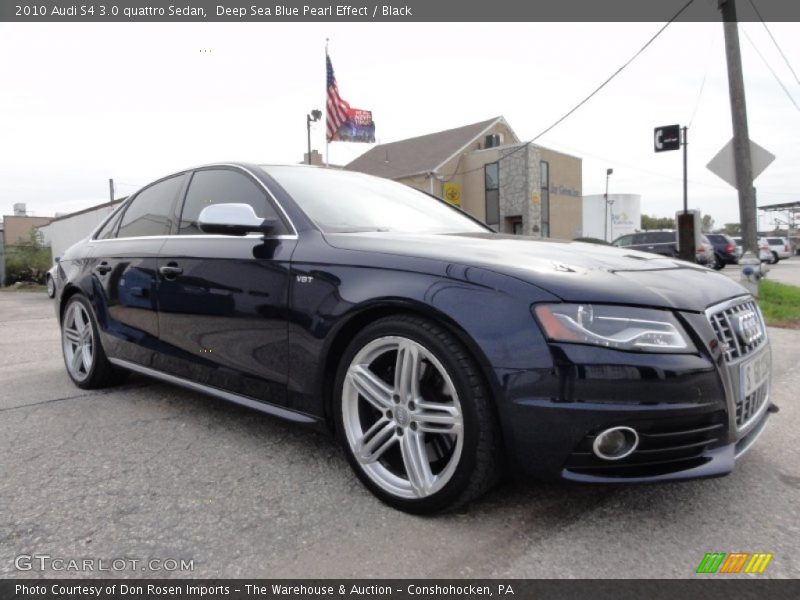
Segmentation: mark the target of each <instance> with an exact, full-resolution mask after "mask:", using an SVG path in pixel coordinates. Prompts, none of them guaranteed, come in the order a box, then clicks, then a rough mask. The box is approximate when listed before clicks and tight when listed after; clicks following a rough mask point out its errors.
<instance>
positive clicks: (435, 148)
mask: <svg viewBox="0 0 800 600" xmlns="http://www.w3.org/2000/svg"><path fill="white" fill-rule="evenodd" d="M497 123H502V124H504V125H505V126H506V127H508V123H506V121H505V119H504V118H503V117H494V118H492V119H488V120H486V121H481V122H480V123H473V124H471V125H464V126H463V127H456V128H455V129H447V130H445V131H437V132H436V133H429V134H428V135H421V136H418V137H413V138H408V139H405V140H400V141H397V142H391V143H389V144H378V145H377V146H375V147H374V148H372V149H370V150H368V151H367V152H365V153H364V154H362V155H361V156H359V157H358V158H356V159H355V160H354V161H352V162H350V163H349V164H347V165H346V166H345V168H346V169H349V170H351V171H361V172H362V173H369V174H370V175H377V176H378V177H386V178H389V179H398V178H400V177H408V176H410V175H419V174H422V173H428V172H430V171H436V170H437V169H438V168H439V167H441V166H442V165H443V164H445V163H446V162H448V161H449V160H450V159H452V158H453V157H454V156H456V155H458V154H459V153H460V152H463V151H464V149H465V148H466V147H467V146H469V145H470V144H471V143H473V142H474V141H475V140H476V139H479V138H480V137H481V136H482V135H484V134H485V133H486V132H487V131H488V130H489V129H491V127H492V126H494V125H496V124H497ZM508 129H509V130H511V128H510V127H508ZM512 135H513V132H512ZM514 138H516V135H515V136H514ZM514 141H515V142H518V141H519V140H516V139H515V140H514Z"/></svg>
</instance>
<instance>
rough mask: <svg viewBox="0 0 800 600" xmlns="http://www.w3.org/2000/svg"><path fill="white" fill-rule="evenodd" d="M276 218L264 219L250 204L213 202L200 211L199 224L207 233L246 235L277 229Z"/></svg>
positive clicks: (201, 229)
mask: <svg viewBox="0 0 800 600" xmlns="http://www.w3.org/2000/svg"><path fill="white" fill-rule="evenodd" d="M276 224H277V223H276V221H275V219H262V218H261V217H259V216H258V215H256V212H255V211H254V210H253V207H252V206H250V205H249V204H238V203H230V204H212V205H211V206H206V207H205V208H204V209H203V210H202V211H200V216H199V217H198V218H197V225H198V227H199V228H200V231H203V232H205V233H218V234H222V235H246V234H248V233H269V232H270V231H272V230H273V229H275V225H276Z"/></svg>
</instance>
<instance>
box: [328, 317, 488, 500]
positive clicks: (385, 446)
mask: <svg viewBox="0 0 800 600" xmlns="http://www.w3.org/2000/svg"><path fill="white" fill-rule="evenodd" d="M440 357H441V358H440ZM451 357H455V358H457V359H459V360H457V361H455V363H453V362H452V358H451ZM345 360H346V363H344V362H343V365H342V368H340V386H341V387H340V388H339V389H341V394H340V402H339V410H338V411H337V412H338V415H337V416H338V417H339V423H338V424H339V430H340V433H341V434H342V437H343V442H344V446H345V450H346V451H347V454H348V458H349V460H350V462H351V465H353V468H354V469H355V471H356V473H357V474H358V475H359V477H360V478H361V479H362V481H364V482H365V483H366V484H367V486H368V487H369V488H370V489H371V490H372V491H373V492H374V493H375V494H376V495H377V496H378V497H380V498H381V499H383V500H384V501H386V502H387V503H389V504H391V505H392V506H395V507H396V508H400V509H402V510H407V511H410V512H417V513H425V512H433V511H436V510H440V509H442V508H445V507H447V506H451V505H454V504H459V503H461V502H462V501H466V500H468V499H470V498H472V497H474V496H476V495H477V494H478V493H480V492H482V491H484V490H485V489H486V488H487V487H488V485H490V484H491V483H493V481H494V480H495V479H496V475H497V469H496V464H495V462H496V455H497V453H496V452H495V451H494V450H495V449H494V448H493V447H492V445H493V443H494V441H495V440H496V436H495V435H494V434H495V430H494V422H495V421H494V418H493V414H492V413H491V411H490V410H489V406H488V403H487V401H486V397H485V393H484V391H483V386H482V385H480V384H479V383H478V381H479V376H478V373H477V371H475V370H474V369H475V367H474V365H473V363H472V360H471V359H470V358H469V356H468V355H467V353H466V351H465V350H464V349H463V347H461V346H460V344H458V342H457V341H456V340H455V339H454V338H453V337H452V336H451V335H450V334H449V333H447V332H445V331H444V330H442V329H440V328H439V327H437V326H436V325H434V324H432V323H429V322H427V321H423V320H421V319H416V318H414V317H406V318H402V317H398V318H390V319H384V320H382V321H378V322H377V323H376V324H375V325H373V326H371V327H369V328H367V330H365V332H362V335H359V336H357V337H356V339H355V340H354V342H353V344H351V348H350V349H349V351H348V352H347V353H346V356H345ZM447 363H450V364H447ZM478 414H481V415H483V420H482V419H480V418H478ZM482 429H485V431H481V430H482ZM481 434H483V435H481ZM482 442H488V444H487V443H482ZM489 463H491V467H488V464H489ZM476 492H477V493H476ZM462 497H463V498H462Z"/></svg>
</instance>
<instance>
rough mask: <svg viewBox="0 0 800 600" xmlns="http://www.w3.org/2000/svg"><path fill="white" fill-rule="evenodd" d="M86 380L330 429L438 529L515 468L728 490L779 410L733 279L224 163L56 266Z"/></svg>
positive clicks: (399, 189) (304, 174)
mask: <svg viewBox="0 0 800 600" xmlns="http://www.w3.org/2000/svg"><path fill="white" fill-rule="evenodd" d="M56 275H57V277H56V280H57V281H56V283H57V290H56V311H57V313H58V318H59V322H60V324H61V332H62V347H63V353H64V361H65V364H66V368H67V372H68V373H69V376H70V377H71V378H72V380H73V381H74V382H75V384H76V385H77V386H79V387H82V388H97V387H103V386H107V385H112V384H114V383H117V382H119V381H120V380H121V379H122V378H123V377H124V376H125V375H126V374H127V373H129V372H131V371H134V372H137V373H142V374H145V375H148V376H152V377H155V378H158V379H161V380H164V381H167V382H169V383H173V384H176V385H181V386H185V387H188V388H190V389H193V390H197V391H199V392H204V393H207V394H211V395H214V396H217V397H219V398H222V399H224V400H229V401H232V402H236V403H239V404H243V405H245V406H248V407H251V408H254V409H256V410H260V411H263V412H266V413H269V414H271V415H275V416H277V417H281V418H283V419H287V420H289V421H294V422H296V423H301V424H305V425H309V426H312V427H317V428H320V429H324V430H326V431H330V432H332V433H333V434H334V435H336V437H337V438H338V439H339V440H340V441H341V444H342V447H343V448H344V451H345V454H346V456H347V459H348V460H349V462H350V464H351V465H352V467H353V470H354V471H355V473H356V475H357V476H358V477H359V478H360V479H361V481H363V482H364V484H365V485H366V486H367V487H368V488H369V489H370V490H371V491H372V492H373V493H374V494H375V495H376V496H378V497H379V498H380V499H381V500H383V501H384V502H386V503H388V504H390V505H392V506H394V507H396V508H399V509H401V510H405V511H409V512H414V513H430V512H434V511H438V510H442V509H445V508H448V507H453V506H456V505H459V504H462V503H464V502H467V501H469V500H471V499H473V498H475V497H477V496H478V495H480V494H481V493H483V492H485V491H486V490H488V489H489V488H490V487H491V486H492V485H493V484H494V483H495V482H496V481H497V480H498V479H499V478H500V477H501V475H502V474H503V473H504V472H511V473H516V474H526V475H529V476H534V477H539V478H561V479H565V480H571V481H579V482H598V483H609V482H649V481H663V480H677V479H688V478H695V477H709V476H718V475H724V474H726V473H728V472H730V471H731V470H732V469H733V467H734V462H735V460H736V459H737V457H739V456H740V455H742V454H743V453H744V452H745V451H746V450H747V448H748V447H749V446H750V445H751V444H752V443H753V442H754V441H755V439H756V438H757V437H758V435H759V434H760V433H761V431H762V429H763V428H764V425H765V422H766V419H767V415H768V412H769V410H768V409H769V405H770V404H769V386H770V348H769V343H768V340H767V331H766V328H765V326H764V321H763V319H762V316H761V313H760V311H759V308H758V306H757V304H756V303H755V301H754V299H753V298H752V297H751V296H750V295H748V293H747V292H746V291H745V289H743V288H742V287H740V286H739V285H738V284H737V283H735V282H733V281H731V280H730V279H728V278H726V277H724V276H721V275H719V274H716V273H714V272H712V271H710V270H708V269H703V268H698V267H696V266H694V265H691V264H689V263H684V262H681V261H678V260H675V259H669V258H664V257H658V256H655V255H652V254H645V253H640V252H635V251H629V250H625V249H618V248H613V247H602V246H596V245H588V244H581V243H569V242H559V241H542V240H537V239H532V238H523V237H518V236H508V235H500V234H497V233H495V232H493V231H492V230H491V229H489V228H488V227H486V226H485V225H483V224H482V223H480V222H478V221H476V220H474V219H472V218H471V217H469V216H467V215H466V214H464V213H463V212H461V211H460V210H458V209H456V208H453V207H451V206H450V205H448V204H446V203H444V202H442V201H440V200H438V199H436V198H433V197H431V196H429V195H427V194H424V193H421V192H418V191H416V190H414V189H411V188H409V187H406V186H404V185H401V184H399V183H395V182H392V181H387V180H384V179H379V178H376V177H372V176H368V175H363V174H360V173H353V172H347V171H338V170H332V169H323V168H314V167H303V166H256V165H248V164H215V165H209V166H204V167H201V168H196V169H188V170H186V171H182V172H180V173H175V174H173V175H170V176H168V177H164V178H163V179H160V180H158V181H156V182H154V183H152V184H150V185H148V186H146V187H144V188H143V189H141V190H139V191H138V192H137V193H135V194H133V195H132V196H131V197H130V198H128V200H127V201H126V202H124V203H123V204H122V205H121V206H120V207H119V208H118V209H117V210H116V211H115V212H114V213H113V214H112V215H110V216H109V218H108V219H107V220H106V221H105V222H104V223H103V224H102V225H101V226H100V227H98V228H97V230H95V231H94V232H93V233H92V234H91V236H90V237H88V238H87V239H85V240H83V241H82V242H79V243H78V244H76V245H75V246H73V247H72V248H70V249H69V250H68V251H67V252H66V253H65V254H64V256H63V257H62V258H61V261H60V262H59V263H58V271H57V274H56Z"/></svg>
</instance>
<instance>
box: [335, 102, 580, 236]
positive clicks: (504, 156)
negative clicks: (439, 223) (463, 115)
mask: <svg viewBox="0 0 800 600" xmlns="http://www.w3.org/2000/svg"><path fill="white" fill-rule="evenodd" d="M345 168H346V169H350V170H353V171H360V172H362V173H369V174H371V175H377V176H379V177H386V178H388V179H393V180H395V181H399V182H401V183H405V184H407V185H410V186H411V187H414V188H417V189H419V190H422V191H425V192H428V193H430V194H433V195H435V196H437V197H439V198H442V199H445V200H447V201H448V202H450V203H452V204H454V205H457V206H459V207H460V208H461V209H463V210H464V211H466V212H468V213H469V214H470V215H472V216H474V217H476V218H477V219H480V220H481V221H483V222H484V223H486V224H488V225H490V226H491V227H492V228H493V229H495V230H496V231H499V232H501V233H511V234H519V235H530V236H536V237H553V238H561V239H572V238H574V237H578V236H580V235H581V232H582V229H583V225H582V203H581V197H582V164H581V159H580V158H576V157H574V156H570V155H568V154H563V153H561V152H556V151H554V150H549V149H547V148H543V147H541V146H537V145H535V144H527V143H524V142H521V141H520V139H519V137H517V134H516V133H514V131H513V130H512V129H511V127H510V126H509V125H508V123H507V122H506V120H505V119H504V118H503V117H495V118H494V119H489V120H487V121H482V122H480V123H473V124H472V125H465V126H463V127H457V128H455V129H448V130H446V131H439V132H436V133H431V134H428V135H423V136H419V137H414V138H409V139H405V140H400V141H397V142H392V143H388V144H379V145H377V146H375V147H373V148H372V149H370V150H369V151H367V152H366V153H364V154H362V155H361V156H359V157H358V158H356V159H355V160H354V161H352V162H351V163H349V164H348V165H346V166H345Z"/></svg>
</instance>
